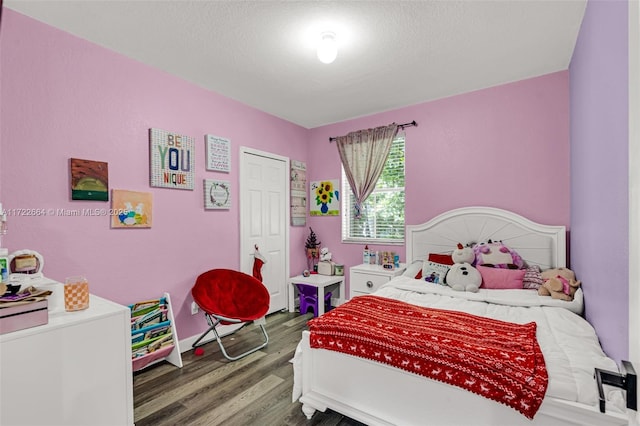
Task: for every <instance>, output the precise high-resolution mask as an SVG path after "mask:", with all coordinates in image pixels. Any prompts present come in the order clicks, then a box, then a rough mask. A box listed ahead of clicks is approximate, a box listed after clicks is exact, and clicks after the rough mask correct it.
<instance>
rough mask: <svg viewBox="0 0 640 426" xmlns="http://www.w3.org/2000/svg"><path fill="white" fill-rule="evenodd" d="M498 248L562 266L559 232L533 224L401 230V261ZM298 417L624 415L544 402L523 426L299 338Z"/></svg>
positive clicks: (475, 399) (445, 223) (452, 391)
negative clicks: (466, 247) (472, 247)
mask: <svg viewBox="0 0 640 426" xmlns="http://www.w3.org/2000/svg"><path fill="white" fill-rule="evenodd" d="M487 239H494V240H502V241H503V242H504V243H505V244H506V245H508V246H509V247H511V248H513V249H514V250H516V251H517V252H518V253H519V254H520V256H522V258H523V259H525V260H526V261H527V263H529V264H537V265H540V266H541V267H542V268H543V269H546V268H550V267H561V266H566V229H565V227H564V226H548V225H541V224H537V223H534V222H532V221H530V220H528V219H526V218H524V217H522V216H520V215H517V214H515V213H512V212H508V211H505V210H500V209H496V208H489V207H466V208H460V209H456V210H452V211H449V212H446V213H443V214H441V215H439V216H437V217H435V218H434V219H432V220H430V221H428V222H427V223H425V224H422V225H410V226H407V233H406V261H407V263H410V262H412V261H415V260H423V259H425V258H426V256H427V254H428V253H447V252H448V253H450V252H451V250H452V248H453V247H455V245H456V244H457V243H459V242H460V243H463V244H467V243H470V242H481V241H486V240H487ZM302 360H303V361H302V375H301V376H302V377H301V378H300V381H301V385H302V396H301V397H300V402H302V404H303V405H302V411H303V412H304V413H305V415H306V416H307V418H309V419H310V418H311V417H312V416H313V414H314V413H315V411H316V410H320V411H325V410H326V409H327V408H330V409H332V410H334V411H337V412H339V413H342V414H344V415H345V416H348V417H350V418H353V419H355V420H358V421H360V422H363V423H365V424H367V425H402V426H409V425H420V426H424V425H438V426H440V425H474V426H475V425H491V426H495V425H510V426H511V425H513V426H516V425H573V426H576V425H584V426H587V425H592V426H607V425H627V424H629V421H628V417H627V415H622V414H618V413H606V414H602V413H600V411H599V410H598V407H596V406H594V407H590V406H586V405H584V404H579V403H574V402H569V401H564V400H559V399H556V398H550V397H547V398H545V400H544V402H543V404H542V406H541V407H540V409H539V410H538V412H537V414H536V416H535V418H534V419H533V420H532V421H531V420H528V419H527V418H525V417H524V416H523V415H521V414H520V413H518V412H516V411H515V410H513V409H512V408H510V407H507V406H505V405H502V404H498V403H496V402H494V401H491V400H488V399H485V398H483V397H481V396H478V395H476V394H474V393H471V392H468V391H465V390H463V389H460V388H457V387H455V386H451V385H447V384H444V383H441V382H438V381H434V380H430V379H428V378H425V377H421V376H417V375H414V374H411V373H408V372H406V371H403V370H400V369H397V368H394V367H391V366H388V365H385V364H379V363H376V362H373V361H370V360H367V359H364V358H358V357H353V356H350V355H345V354H341V353H339V352H334V351H328V350H324V349H311V348H310V346H309V332H308V331H305V332H303V337H302Z"/></svg>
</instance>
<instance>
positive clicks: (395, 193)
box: [342, 133, 405, 244]
mask: <svg viewBox="0 0 640 426" xmlns="http://www.w3.org/2000/svg"><path fill="white" fill-rule="evenodd" d="M404 140H405V137H404V134H400V133H399V134H398V135H397V136H396V138H395V139H394V140H393V144H392V145H391V152H390V153H389V158H387V163H386V164H385V167H384V170H383V171H382V174H381V175H380V179H378V183H377V184H376V189H374V190H373V192H372V193H371V195H369V198H367V200H366V201H365V202H364V205H363V208H362V217H361V218H360V219H356V218H355V217H354V216H355V210H354V208H353V205H354V202H353V192H352V191H351V187H350V186H349V182H347V176H346V175H345V173H344V169H343V170H342V194H344V196H343V197H342V212H343V214H342V241H343V242H364V243H379V244H393V243H398V244H402V243H404Z"/></svg>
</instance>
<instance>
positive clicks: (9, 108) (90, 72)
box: [0, 9, 308, 338]
mask: <svg viewBox="0 0 640 426" xmlns="http://www.w3.org/2000/svg"><path fill="white" fill-rule="evenodd" d="M0 47H1V49H0V52H1V53H0V54H1V56H0V59H1V63H2V75H1V90H2V92H1V95H2V96H1V99H2V110H1V113H2V115H1V118H2V128H1V132H0V136H1V138H2V139H1V140H2V158H1V159H0V166H1V170H2V179H1V183H2V187H1V188H0V195H1V196H0V200H1V201H2V202H3V203H4V206H5V208H43V209H82V208H94V207H109V203H105V202H95V201H93V202H88V201H86V202H85V201H71V200H70V189H69V187H70V184H69V165H68V164H69V158H71V157H74V158H83V159H89V160H98V161H106V162H108V163H109V184H110V188H112V189H113V188H115V189H129V190H134V191H148V192H152V193H153V198H154V208H153V227H152V228H151V229H135V230H112V229H110V227H109V218H108V217H61V216H56V215H55V214H53V215H49V214H48V215H47V216H45V217H9V233H8V235H7V236H6V238H5V239H4V240H3V245H5V246H6V247H9V249H10V250H18V249H23V248H31V249H35V250H37V251H39V252H40V253H42V254H43V255H44V257H45V269H44V272H45V274H46V275H47V276H49V277H51V278H53V279H56V280H64V278H65V277H66V276H69V275H74V274H85V275H87V277H88V278H89V280H90V286H91V290H92V292H93V293H95V294H97V295H99V296H102V297H105V298H108V299H111V300H114V301H116V302H119V303H122V304H129V303H132V302H135V301H136V300H140V299H146V298H150V297H155V296H159V295H162V293H163V292H165V291H168V292H170V294H171V296H172V301H173V304H174V309H175V308H176V307H177V312H176V314H177V318H176V323H177V326H178V336H179V337H180V338H186V337H189V336H191V335H194V334H197V333H198V332H200V331H202V330H203V329H205V328H206V327H205V325H206V324H205V321H204V319H203V318H202V317H201V316H197V317H192V316H191V314H190V310H189V305H190V302H191V297H190V293H189V292H190V289H191V286H192V285H193V282H194V280H195V277H196V276H197V275H198V274H199V273H201V272H204V271H206V270H208V269H211V268H214V267H228V268H233V269H238V268H239V266H240V261H239V253H238V251H239V224H238V221H239V209H238V168H239V167H238V166H239V163H238V158H239V147H240V146H248V147H251V148H255V149H259V150H263V151H268V152H272V153H275V154H278V155H282V156H288V157H290V158H292V159H296V160H302V161H305V160H306V156H307V152H306V151H307V149H306V143H305V138H306V137H307V132H308V131H307V130H306V129H304V128H302V127H299V126H296V125H293V124H291V123H288V122H286V121H283V120H281V119H278V118H276V117H273V116H270V115H268V114H265V113H263V112H260V111H258V110H256V109H253V108H250V107H248V106H245V105H243V104H241V103H238V102H236V101H233V100H230V99H227V98H224V97H222V96H220V95H217V94H215V93H212V92H209V91H206V90H203V89H201V88H199V87H196V86H195V85H193V84H191V83H188V82H185V81H183V80H180V79H177V78H175V77H173V76H171V75H168V74H166V73H164V72H161V71H158V70H155V69H152V68H150V67H148V66H146V65H143V64H140V63H138V62H135V61H133V60H130V59H128V58H126V57H123V56H121V55H119V54H115V53H113V52H111V51H109V50H106V49H104V48H102V47H99V46H96V45H94V44H91V43H88V42H86V41H83V40H81V39H78V38H76V37H74V36H71V35H69V34H67V33H64V32H61V31H58V30H56V29H53V28H52V27H49V26H47V25H44V24H41V23H39V22H37V21H34V20H32V19H30V18H27V17H25V16H23V15H20V14H18V13H15V12H13V11H11V10H8V9H4V13H3V16H2V33H1V39H0ZM151 127H157V128H161V129H164V130H168V131H172V132H176V133H180V134H186V135H190V136H192V137H194V138H195V139H196V162H195V164H196V169H195V170H196V179H195V190H194V191H184V190H172V189H163V188H150V187H149V142H148V130H149V128H151ZM207 133H211V134H215V135H219V136H224V137H227V138H229V139H231V145H232V164H231V170H232V172H231V173H230V174H226V173H216V172H207V171H206V170H205V162H204V135H205V134H207ZM204 178H219V179H224V180H229V181H231V183H232V208H231V209H230V210H224V211H210V210H209V211H205V210H204V207H203V193H202V191H203V190H202V181H203V179H204ZM304 238H305V235H304V229H301V228H292V229H291V241H292V245H297V244H299V241H300V240H302V241H304ZM295 256H297V254H294V259H295ZM298 257H299V259H295V260H294V261H293V263H294V264H295V263H296V262H297V263H299V264H303V263H304V258H303V256H302V253H300V254H299V256H298Z"/></svg>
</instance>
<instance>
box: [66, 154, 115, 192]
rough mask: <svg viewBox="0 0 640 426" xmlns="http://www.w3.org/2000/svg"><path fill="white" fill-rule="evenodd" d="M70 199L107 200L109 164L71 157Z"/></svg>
mask: <svg viewBox="0 0 640 426" xmlns="http://www.w3.org/2000/svg"><path fill="white" fill-rule="evenodd" d="M69 168H70V171H71V199H72V200H95V201H109V165H108V164H107V163H105V162H104V161H92V160H81V159H79V158H71V159H70V161H69Z"/></svg>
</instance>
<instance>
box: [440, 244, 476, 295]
mask: <svg viewBox="0 0 640 426" xmlns="http://www.w3.org/2000/svg"><path fill="white" fill-rule="evenodd" d="M474 257H475V256H474V254H473V250H472V249H471V247H463V246H462V244H460V243H458V247H457V248H456V249H455V250H453V253H452V254H451V258H452V259H453V261H454V262H455V263H454V264H453V265H452V266H451V269H449V272H447V285H448V286H449V287H451V288H452V289H454V290H457V291H471V292H474V293H475V292H477V291H478V289H479V288H480V284H482V275H480V272H479V271H478V270H477V269H476V268H474V267H473V266H472V265H471V263H470V262H471V261H473V259H474Z"/></svg>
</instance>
